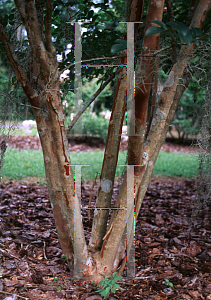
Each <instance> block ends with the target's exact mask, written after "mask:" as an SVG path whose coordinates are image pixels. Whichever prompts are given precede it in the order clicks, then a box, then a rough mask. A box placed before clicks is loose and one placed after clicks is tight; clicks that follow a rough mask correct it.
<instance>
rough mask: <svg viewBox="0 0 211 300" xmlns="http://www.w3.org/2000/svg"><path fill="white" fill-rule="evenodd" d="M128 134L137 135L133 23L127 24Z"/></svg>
mask: <svg viewBox="0 0 211 300" xmlns="http://www.w3.org/2000/svg"><path fill="white" fill-rule="evenodd" d="M127 134H128V136H134V135H135V103H134V23H133V22H127Z"/></svg>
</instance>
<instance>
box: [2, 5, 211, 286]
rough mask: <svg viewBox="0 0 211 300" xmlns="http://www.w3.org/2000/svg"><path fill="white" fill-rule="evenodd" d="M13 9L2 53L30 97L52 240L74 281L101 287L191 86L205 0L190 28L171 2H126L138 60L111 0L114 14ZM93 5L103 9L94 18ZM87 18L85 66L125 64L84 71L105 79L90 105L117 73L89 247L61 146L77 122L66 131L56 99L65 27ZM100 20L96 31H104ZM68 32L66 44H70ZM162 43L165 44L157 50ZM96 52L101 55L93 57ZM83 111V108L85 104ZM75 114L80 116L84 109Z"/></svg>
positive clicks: (122, 253) (193, 8) (128, 237)
mask: <svg viewBox="0 0 211 300" xmlns="http://www.w3.org/2000/svg"><path fill="white" fill-rule="evenodd" d="M14 3H15V6H14V8H13V10H12V12H11V14H10V15H6V16H5V17H2V18H1V24H0V42H1V50H2V51H3V53H4V55H5V56H6V58H7V60H8V62H9V64H10V66H11V68H12V70H13V72H14V75H15V77H16V81H17V82H18V83H19V84H20V86H21V87H22V89H23V91H24V93H25V95H26V96H27V99H28V101H29V103H30V105H31V108H32V111H33V114H34V116H35V119H36V123H37V130H38V133H39V137H40V140H41V145H42V151H43V157H44V164H45V172H46V179H47V185H48V190H49V196H50V201H51V204H52V209H53V214H54V218H55V224H56V229H57V233H58V238H59V241H60V245H61V247H62V250H63V254H64V255H65V256H66V259H67V262H68V264H69V268H70V271H71V273H72V275H73V276H79V277H87V278H89V279H90V280H93V281H94V282H96V283H97V282H99V281H100V280H101V279H102V276H101V275H100V274H105V275H111V273H113V272H114V271H116V270H117V269H118V267H120V268H119V273H121V272H122V271H123V269H124V266H125V263H126V261H127V259H126V251H127V256H128V257H129V254H130V253H132V250H131V249H133V246H134V236H133V234H134V222H131V218H130V222H127V218H128V217H129V216H132V217H133V216H134V215H135V221H136V220H137V216H138V213H139V210H140V207H141V203H142V200H143V197H144V194H145V192H146V189H147V186H148V184H149V180H150V178H151V175H152V172H153V168H154V165H155V162H156V159H157V156H158V153H159V150H160V147H161V145H162V143H163V142H164V139H165V136H166V133H167V130H168V126H169V124H170V122H171V120H172V118H173V115H174V112H175V110H176V107H177V105H178V102H179V100H180V98H181V96H182V94H183V92H184V91H185V89H186V88H187V87H188V84H189V81H190V79H191V75H190V72H189V69H188V67H189V65H190V62H191V57H192V55H193V50H194V48H195V47H197V45H199V44H200V43H201V41H202V40H203V39H204V38H207V36H206V32H204V31H203V25H204V22H205V20H206V17H207V14H208V12H209V9H210V7H211V0H193V1H192V2H191V1H190V3H189V7H190V9H189V12H188V13H187V14H186V16H187V17H186V24H183V23H180V22H175V19H174V10H173V8H174V6H173V5H172V2H171V0H169V1H167V2H166V6H164V0H153V1H148V2H145V3H144V1H138V0H131V2H130V3H129V4H128V14H127V19H126V20H123V21H127V22H129V23H131V22H136V23H134V33H135V35H134V41H135V58H134V53H132V54H131V53H130V51H127V50H126V45H129V43H127V41H128V40H130V39H131V36H125V32H124V30H122V29H121V30H119V31H118V30H117V29H116V27H117V22H118V21H122V20H121V17H122V16H121V13H120V14H118V13H116V14H115V13H114V11H113V10H114V8H115V1H113V4H114V5H113V7H109V5H108V3H107V1H104V2H103V3H100V2H99V3H97V4H96V3H94V2H90V1H89V2H87V3H86V4H83V2H82V1H62V0H57V1H53V0H47V1H41V0H35V1H33V0H15V1H14ZM118 4H119V2H118ZM91 7H95V8H100V10H99V11H98V12H94V10H92V9H90V8H91ZM164 10H167V12H168V16H167V17H165V18H166V20H165V22H162V20H164V19H163V12H164ZM87 20H90V21H91V22H92V23H89V24H87V29H88V30H87V32H86V33H83V38H84V39H83V41H82V46H83V53H82V55H83V56H82V60H83V61H90V60H91V61H92V62H95V63H96V62H97V60H98V61H99V59H101V62H102V63H103V62H104V63H106V62H108V61H109V62H112V63H113V62H115V63H114V64H117V62H118V63H119V64H120V63H121V64H122V66H121V67H119V68H118V67H117V68H116V69H115V68H113V69H112V70H109V68H108V70H107V69H106V71H105V69H103V71H102V69H101V68H98V69H97V68H96V69H95V70H94V68H89V70H87V73H86V71H84V73H85V76H86V77H87V78H89V77H90V78H91V77H92V76H93V74H92V73H93V72H94V73H95V75H96V76H102V80H103V81H102V85H101V87H100V89H99V91H97V92H96V94H95V95H94V96H93V97H92V99H91V100H93V99H94V98H95V97H96V95H97V94H98V93H99V92H100V91H101V90H102V89H103V87H104V86H105V85H106V84H107V83H108V82H109V81H110V80H112V79H113V78H114V77H115V73H117V83H116V93H115V95H114V101H113V107H112V114H111V117H110V122H109V127H108V135H107V140H106V146H105V152H104V160H103V165H102V170H101V175H100V185H99V189H98V197H97V200H96V206H95V210H94V219H93V226H92V231H91V237H90V240H89V244H88V245H87V244H86V241H85V235H84V230H83V224H82V220H81V211H80V209H81V208H80V204H79V203H80V199H79V198H78V196H77V195H76V193H74V176H73V172H72V167H71V153H69V150H68V141H67V134H68V132H69V131H70V130H71V129H72V128H73V125H74V124H75V123H76V120H77V115H76V117H75V119H73V121H72V123H71V124H69V125H68V126H67V127H65V114H64V110H63V107H62V102H61V94H60V88H61V86H60V74H61V72H62V71H63V70H64V69H68V70H69V79H70V81H69V82H68V84H69V85H70V86H72V87H74V67H75V68H76V66H74V53H73V51H70V52H69V53H68V54H66V52H65V50H66V49H67V44H70V43H72V45H74V30H73V27H71V26H73V24H71V22H75V21H87ZM103 22H104V25H103V27H102V26H100V24H101V23H103ZM96 23H97V25H98V26H99V27H97V25H96ZM19 26H22V28H23V29H24V31H25V34H23V39H22V41H21V42H20V40H18V41H17V38H16V37H17V35H16V34H14V32H15V30H17V28H19ZM71 28H72V31H71ZM65 34H66V37H68V39H66V40H65ZM159 35H161V37H162V38H161V40H162V48H160V49H159ZM165 37H166V39H165ZM15 39H16V42H14V41H15ZM96 39H97V43H96ZM116 40H117V42H115V41H116ZM132 40H133V39H132ZM117 43H118V44H117ZM111 46H112V47H111ZM94 47H98V48H97V52H96V50H95V49H94ZM128 48H130V46H128ZM110 49H111V50H112V51H113V52H115V51H116V52H117V51H118V50H122V52H120V53H118V52H117V53H118V54H115V56H114V57H113V60H111V56H110V57H109V59H106V58H105V57H107V55H105V54H106V53H110ZM130 49H131V48H130ZM95 53H97V55H98V57H96V56H95V55H94V54H95ZM57 54H60V55H61V56H62V61H61V62H58V58H57ZM120 56H121V57H120ZM165 57H167V58H168V70H169V72H168V74H169V75H168V78H167V80H166V82H165V84H164V87H163V90H162V92H161V93H160V94H159V97H158V95H157V87H158V70H159V68H160V67H162V63H163V62H165ZM93 59H95V60H93ZM133 60H134V62H135V96H134V102H130V103H132V105H131V106H130V110H129V109H128V119H127V121H128V123H129V124H128V128H129V132H128V134H129V139H128V153H127V170H126V172H125V175H124V178H123V180H122V184H121V187H120V188H119V194H118V198H117V200H116V203H115V208H116V209H112V211H113V213H112V216H111V219H110V222H109V224H107V223H108V216H109V209H108V208H109V207H110V205H111V196H112V191H113V185H114V177H115V170H116V165H117V159H118V152H119V145H120V139H121V132H122V124H123V120H124V117H125V111H126V106H127V103H126V92H127V94H129V93H128V91H129V89H131V86H132V90H133V75H132V76H131V77H130V76H127V67H126V63H128V64H129V63H130V62H131V61H133ZM76 63H77V61H76ZM90 69H92V70H91V71H90ZM75 70H76V69H75ZM93 70H94V71H93ZM127 77H130V79H131V82H132V83H131V86H130V87H129V85H130V82H129V81H128V78H127ZM128 82H129V83H128ZM14 83H15V81H14ZM132 94H133V93H132ZM91 100H90V102H91ZM80 103H81V102H80ZM86 106H88V104H87V105H86V104H85V107H86ZM79 108H80V109H81V110H80V111H81V112H82V111H83V109H82V108H81V107H79ZM129 115H130V116H129ZM78 116H79V114H78ZM133 125H134V126H133ZM131 170H132V171H131ZM131 178H132V180H131ZM129 193H130V194H131V193H132V196H134V203H133V201H132V204H131V201H130V210H129V209H126V208H128V202H129V199H127V195H128V194H129ZM132 200H133V199H132ZM134 212H135V214H134ZM127 225H128V226H127ZM126 245H127V247H126ZM126 248H127V250H126ZM130 251H131V252H130ZM131 257H132V256H131ZM133 263H134V261H133ZM128 265H129V260H128ZM132 273H133V272H132Z"/></svg>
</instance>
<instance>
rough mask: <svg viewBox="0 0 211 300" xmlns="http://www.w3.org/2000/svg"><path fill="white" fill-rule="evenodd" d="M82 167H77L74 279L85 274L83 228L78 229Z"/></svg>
mask: <svg viewBox="0 0 211 300" xmlns="http://www.w3.org/2000/svg"><path fill="white" fill-rule="evenodd" d="M81 167H82V165H75V208H74V277H76V278H81V277H82V274H83V270H82V267H81V266H82V255H81V254H82V252H83V249H82V241H81V239H82V235H81V231H82V228H78V226H76V224H80V222H77V220H78V219H79V218H80V221H81V222H82V215H81V203H80V201H81Z"/></svg>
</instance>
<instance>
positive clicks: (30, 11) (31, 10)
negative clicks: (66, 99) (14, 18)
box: [15, 0, 50, 77]
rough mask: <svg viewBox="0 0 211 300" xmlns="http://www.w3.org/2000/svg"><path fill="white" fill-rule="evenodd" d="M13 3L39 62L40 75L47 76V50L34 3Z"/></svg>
mask: <svg viewBox="0 0 211 300" xmlns="http://www.w3.org/2000/svg"><path fill="white" fill-rule="evenodd" d="M15 4H16V6H17V9H18V11H19V13H20V15H21V18H22V20H23V24H24V26H25V28H26V31H27V36H28V39H29V44H30V46H31V49H32V53H33V56H34V58H35V60H36V61H37V62H38V63H39V64H40V70H41V73H42V75H43V76H44V77H48V76H49V73H50V66H49V63H48V60H47V52H46V49H45V46H44V43H43V40H42V35H41V31H40V26H39V22H38V19H37V12H36V8H35V3H34V1H33V0H29V1H26V2H25V6H24V4H23V1H22V0H15Z"/></svg>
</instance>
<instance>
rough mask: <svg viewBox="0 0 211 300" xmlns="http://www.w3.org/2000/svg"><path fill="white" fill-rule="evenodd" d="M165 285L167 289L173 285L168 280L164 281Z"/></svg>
mask: <svg viewBox="0 0 211 300" xmlns="http://www.w3.org/2000/svg"><path fill="white" fill-rule="evenodd" d="M164 284H165V285H167V286H169V287H173V286H174V285H173V283H172V282H170V281H169V280H168V279H165V282H164Z"/></svg>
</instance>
